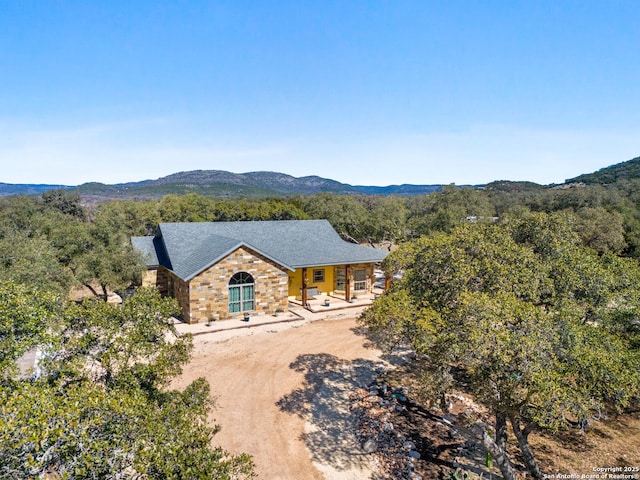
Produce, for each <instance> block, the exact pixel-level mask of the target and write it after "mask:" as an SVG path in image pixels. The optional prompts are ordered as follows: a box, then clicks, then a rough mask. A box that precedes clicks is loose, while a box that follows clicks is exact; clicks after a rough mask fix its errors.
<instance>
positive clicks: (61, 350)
mask: <svg viewBox="0 0 640 480" xmlns="http://www.w3.org/2000/svg"><path fill="white" fill-rule="evenodd" d="M47 301H48V303H47ZM50 303H51V301H50V299H48V297H47V296H43V295H42V294H36V292H31V291H29V290H26V289H24V288H22V287H18V286H15V285H2V289H0V318H1V319H2V321H3V326H2V328H3V331H2V334H3V335H2V338H3V342H2V368H3V375H5V378H8V375H10V374H11V372H12V368H11V365H12V363H13V361H14V360H15V359H16V358H17V356H19V355H20V354H21V353H22V352H24V350H25V349H27V348H30V347H34V346H39V347H40V348H41V349H42V350H43V351H44V352H45V355H44V357H43V358H42V360H41V362H40V365H39V372H40V374H39V377H38V378H36V379H31V380H19V379H17V378H15V377H12V381H5V382H4V384H3V386H2V387H1V388H0V412H1V415H0V477H2V478H15V479H21V478H24V479H27V478H38V477H41V476H44V475H45V474H51V475H58V476H59V478H78V479H80V478H129V477H132V476H134V475H136V474H139V475H144V476H145V478H155V479H167V478H174V479H179V478H194V479H210V478H217V479H229V480H231V479H242V478H251V477H253V464H252V461H251V459H250V458H249V457H248V456H246V455H238V456H234V455H230V454H229V453H228V452H225V451H224V450H222V449H212V448H211V447H210V445H211V441H212V438H213V435H214V434H215V433H216V432H217V430H218V428H217V427H216V428H210V427H208V426H207V423H206V422H207V413H208V411H209V408H210V406H211V402H210V400H209V397H210V395H209V385H208V384H207V383H206V381H204V380H203V379H199V380H196V381H194V382H193V383H192V384H191V385H189V386H187V387H186V388H185V389H184V390H183V391H178V390H172V389H170V385H169V382H170V381H171V379H172V378H173V377H175V375H177V374H179V373H180V371H181V368H182V365H184V363H185V362H186V361H187V360H188V356H189V352H190V351H191V348H192V343H191V338H190V337H189V336H180V337H179V336H177V335H176V331H175V329H174V327H173V324H172V322H171V315H172V314H173V313H175V312H176V311H177V304H176V303H175V301H174V300H171V299H163V298H161V297H160V295H159V294H158V292H156V291H155V290H146V289H141V290H140V291H138V292H137V293H136V295H134V296H133V297H131V298H129V299H127V300H126V301H125V302H124V304H123V305H122V306H119V305H111V304H107V303H105V302H101V301H98V300H95V299H94V300H88V301H86V302H85V303H83V304H81V305H66V306H64V308H59V306H56V305H51V304H50Z"/></svg>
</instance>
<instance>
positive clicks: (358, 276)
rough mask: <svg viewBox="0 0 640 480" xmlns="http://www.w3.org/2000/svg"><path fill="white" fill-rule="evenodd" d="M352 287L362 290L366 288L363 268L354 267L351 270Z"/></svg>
mask: <svg viewBox="0 0 640 480" xmlns="http://www.w3.org/2000/svg"><path fill="white" fill-rule="evenodd" d="M353 289H354V290H358V291H363V290H366V289H367V271H366V270H365V269H360V268H358V269H356V270H355V271H354V272H353Z"/></svg>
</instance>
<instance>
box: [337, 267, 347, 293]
mask: <svg viewBox="0 0 640 480" xmlns="http://www.w3.org/2000/svg"><path fill="white" fill-rule="evenodd" d="M345 284H346V282H345V271H344V268H339V267H338V268H336V290H338V291H339V292H344V291H345V288H346V286H345Z"/></svg>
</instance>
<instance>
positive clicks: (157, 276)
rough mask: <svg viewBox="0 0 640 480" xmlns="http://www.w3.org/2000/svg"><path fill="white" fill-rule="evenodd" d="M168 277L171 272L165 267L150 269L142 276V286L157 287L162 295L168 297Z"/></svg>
mask: <svg viewBox="0 0 640 480" xmlns="http://www.w3.org/2000/svg"><path fill="white" fill-rule="evenodd" d="M168 275H169V272H167V270H166V269H165V268H164V267H160V268H150V269H149V270H147V271H146V272H144V274H143V275H142V286H143V287H155V288H157V289H158V291H159V292H160V294H161V295H167V293H168Z"/></svg>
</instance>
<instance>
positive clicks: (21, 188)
mask: <svg viewBox="0 0 640 480" xmlns="http://www.w3.org/2000/svg"><path fill="white" fill-rule="evenodd" d="M57 188H66V187H65V186H64V185H39V184H38V185H36V184H33V185H32V184H29V185H22V184H15V183H2V182H0V197H3V196H4V197H6V196H9V195H39V194H41V193H42V192H46V191H48V190H55V189H57Z"/></svg>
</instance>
